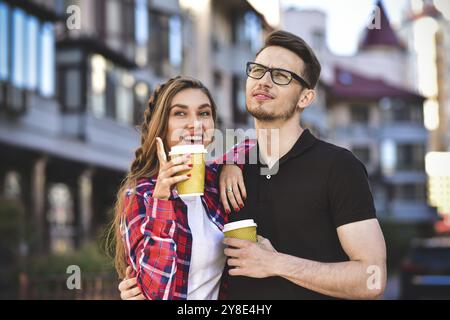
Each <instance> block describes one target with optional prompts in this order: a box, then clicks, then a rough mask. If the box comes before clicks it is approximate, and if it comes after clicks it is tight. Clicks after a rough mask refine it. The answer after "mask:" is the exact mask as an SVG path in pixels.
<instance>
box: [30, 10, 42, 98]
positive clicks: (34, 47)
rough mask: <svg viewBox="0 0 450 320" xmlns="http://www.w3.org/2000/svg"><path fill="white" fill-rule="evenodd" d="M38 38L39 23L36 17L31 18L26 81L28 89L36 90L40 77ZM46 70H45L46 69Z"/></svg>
mask: <svg viewBox="0 0 450 320" xmlns="http://www.w3.org/2000/svg"><path fill="white" fill-rule="evenodd" d="M38 37H39V22H38V19H37V18H35V17H29V18H28V21H27V39H28V41H27V49H26V57H27V58H26V61H27V67H26V69H27V74H26V77H25V81H26V82H27V88H28V89H30V90H34V89H36V87H37V82H38V79H37V75H38V70H37V69H38V60H37V59H38ZM44 70H45V69H44Z"/></svg>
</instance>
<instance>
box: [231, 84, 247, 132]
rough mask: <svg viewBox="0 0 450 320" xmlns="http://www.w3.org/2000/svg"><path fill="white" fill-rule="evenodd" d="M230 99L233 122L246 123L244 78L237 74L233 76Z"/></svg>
mask: <svg viewBox="0 0 450 320" xmlns="http://www.w3.org/2000/svg"><path fill="white" fill-rule="evenodd" d="M232 99H233V120H234V122H235V123H247V110H246V108H245V80H244V79H243V78H241V77H239V76H233V80H232Z"/></svg>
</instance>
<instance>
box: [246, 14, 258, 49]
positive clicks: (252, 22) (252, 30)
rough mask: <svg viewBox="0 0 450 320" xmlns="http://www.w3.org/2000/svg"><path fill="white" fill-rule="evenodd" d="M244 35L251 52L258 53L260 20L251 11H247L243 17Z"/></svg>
mask: <svg viewBox="0 0 450 320" xmlns="http://www.w3.org/2000/svg"><path fill="white" fill-rule="evenodd" d="M244 34H245V41H246V42H249V43H250V49H251V50H252V52H256V51H258V49H259V48H261V46H262V28H261V22H260V19H259V18H258V16H257V15H256V14H255V13H254V12H253V11H248V12H246V13H245V15H244Z"/></svg>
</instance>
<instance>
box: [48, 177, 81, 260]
mask: <svg viewBox="0 0 450 320" xmlns="http://www.w3.org/2000/svg"><path fill="white" fill-rule="evenodd" d="M48 202H49V211H48V213H47V219H48V223H49V233H50V244H51V251H52V252H53V253H56V254H65V253H68V252H70V251H72V250H73V249H74V246H75V243H74V236H75V233H74V232H75V227H74V223H75V218H74V207H73V206H74V202H73V197H72V194H71V192H70V189H69V187H68V186H67V185H65V184H61V183H57V184H52V185H51V186H50V188H49V191H48Z"/></svg>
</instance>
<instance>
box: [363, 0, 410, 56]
mask: <svg viewBox="0 0 450 320" xmlns="http://www.w3.org/2000/svg"><path fill="white" fill-rule="evenodd" d="M376 6H378V7H379V8H380V28H379V29H377V28H373V29H369V28H367V31H366V34H365V35H364V37H363V39H362V41H361V43H360V45H359V48H360V50H365V49H370V48H373V47H379V46H383V47H393V48H397V49H401V50H403V49H404V48H405V47H404V45H403V44H402V43H401V42H400V41H399V39H398V38H397V35H396V34H395V32H394V30H393V29H392V27H391V23H390V22H389V18H388V16H387V14H386V11H385V10H384V7H383V4H382V2H381V1H380V0H379V1H377V4H376ZM374 21H375V20H374ZM371 22H373V21H371Z"/></svg>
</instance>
